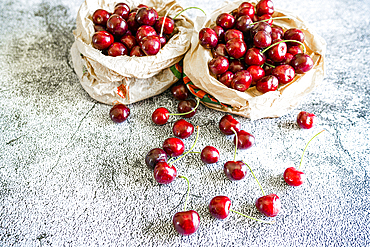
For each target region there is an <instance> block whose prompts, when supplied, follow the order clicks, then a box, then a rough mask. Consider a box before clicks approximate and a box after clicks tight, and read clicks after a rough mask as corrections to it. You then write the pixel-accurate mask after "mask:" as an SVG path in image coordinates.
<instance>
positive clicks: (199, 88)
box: [184, 0, 326, 120]
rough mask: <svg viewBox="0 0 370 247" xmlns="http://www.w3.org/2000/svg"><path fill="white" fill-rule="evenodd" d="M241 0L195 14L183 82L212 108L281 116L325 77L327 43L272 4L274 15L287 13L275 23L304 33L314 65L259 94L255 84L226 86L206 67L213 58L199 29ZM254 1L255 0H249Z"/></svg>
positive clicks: (254, 115)
mask: <svg viewBox="0 0 370 247" xmlns="http://www.w3.org/2000/svg"><path fill="white" fill-rule="evenodd" d="M242 2H243V1H235V2H225V3H224V5H223V6H222V7H221V8H219V9H217V10H215V11H214V12H213V13H212V14H211V15H210V16H209V18H207V19H206V20H204V18H197V19H196V21H195V23H194V25H195V27H196V28H195V29H194V31H193V36H192V40H191V44H192V45H191V49H190V50H189V52H188V53H187V54H186V56H185V58H184V74H185V76H186V77H185V78H184V82H186V83H187V85H188V87H189V89H190V91H191V92H193V93H194V94H195V95H196V96H198V97H201V98H204V99H205V100H203V103H204V104H205V105H206V106H208V107H210V108H213V109H216V110H220V111H224V112H228V113H234V114H237V115H240V116H244V117H247V118H250V119H252V120H255V119H261V118H270V117H281V116H283V115H285V114H286V113H288V112H289V111H291V110H292V109H294V108H295V107H296V106H297V105H298V103H299V102H300V101H301V99H302V98H303V97H304V96H305V95H307V94H308V93H310V92H311V91H312V90H313V89H315V88H316V87H317V86H318V85H319V84H320V83H321V82H322V81H323V78H324V74H325V68H324V55H325V49H326V43H325V40H323V38H321V37H320V36H319V35H317V34H316V33H315V32H314V30H312V28H310V27H309V26H308V25H307V24H306V23H304V22H303V21H302V20H301V19H300V18H299V17H298V16H297V15H295V14H294V13H291V12H289V11H284V10H279V9H276V8H275V13H274V15H273V17H278V16H288V17H289V18H290V19H280V20H274V23H273V24H274V25H277V26H280V27H282V28H283V29H284V30H286V29H289V28H293V27H295V28H299V29H301V30H302V31H303V33H304V34H305V42H304V44H305V47H306V50H307V51H306V54H308V55H310V56H311V58H312V60H313V62H314V67H313V68H312V69H311V70H310V71H308V72H307V73H305V74H300V75H296V77H295V79H294V80H293V81H292V82H290V83H288V84H286V85H283V86H279V88H278V90H277V91H273V92H268V93H265V94H262V93H260V92H258V91H257V90H256V88H255V86H254V87H250V88H249V89H248V90H247V91H245V92H240V91H237V90H234V89H232V88H228V87H226V86H225V85H223V84H222V83H221V82H219V81H218V80H217V79H216V78H215V77H214V76H213V75H211V73H210V71H209V69H208V62H209V61H210V60H212V58H213V57H212V54H211V51H210V50H209V49H205V48H203V47H202V46H201V45H200V44H199V31H200V29H201V28H203V27H211V26H212V25H214V24H215V20H216V18H217V16H218V15H219V14H221V13H231V12H232V11H233V10H234V9H236V8H237V7H238V6H239V5H240V4H241V3H242ZM250 2H251V3H254V4H256V1H254V0H253V1H250Z"/></svg>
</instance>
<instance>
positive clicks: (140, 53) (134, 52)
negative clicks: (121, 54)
mask: <svg viewBox="0 0 370 247" xmlns="http://www.w3.org/2000/svg"><path fill="white" fill-rule="evenodd" d="M130 56H131V57H132V56H136V57H142V56H145V53H144V52H143V51H142V50H141V48H140V46H138V45H136V46H134V47H133V48H132V50H131V52H130Z"/></svg>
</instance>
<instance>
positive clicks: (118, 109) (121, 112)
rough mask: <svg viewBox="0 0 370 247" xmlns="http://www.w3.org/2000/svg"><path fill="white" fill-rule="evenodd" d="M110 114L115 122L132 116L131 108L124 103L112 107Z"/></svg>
mask: <svg viewBox="0 0 370 247" xmlns="http://www.w3.org/2000/svg"><path fill="white" fill-rule="evenodd" d="M109 116H110V118H111V119H112V121H113V122H115V123H122V122H124V121H126V119H127V118H128V117H129V116H130V109H129V108H128V107H127V106H126V105H124V104H116V105H114V106H113V107H112V108H111V109H110V111H109Z"/></svg>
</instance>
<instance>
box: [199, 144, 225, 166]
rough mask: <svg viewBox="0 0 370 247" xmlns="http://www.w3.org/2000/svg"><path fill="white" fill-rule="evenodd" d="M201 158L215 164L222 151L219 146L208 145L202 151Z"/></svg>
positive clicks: (207, 162) (205, 161)
mask: <svg viewBox="0 0 370 247" xmlns="http://www.w3.org/2000/svg"><path fill="white" fill-rule="evenodd" d="M200 159H201V160H202V161H203V162H204V163H206V164H213V163H216V162H217V161H218V160H219V159H220V153H219V152H218V150H217V148H215V147H212V146H206V147H205V148H203V150H202V152H201V153H200Z"/></svg>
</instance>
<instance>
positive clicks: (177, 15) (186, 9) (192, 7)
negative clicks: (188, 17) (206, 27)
mask: <svg viewBox="0 0 370 247" xmlns="http://www.w3.org/2000/svg"><path fill="white" fill-rule="evenodd" d="M188 9H199V10H200V11H202V12H203V14H204V15H205V16H207V14H206V12H204V10H203V9H201V8H198V7H188V8H186V9H184V10H183V11H181V12H180V13H178V14H177V15H176V16H175V17H174V18H173V19H176V18H177V17H178V16H179V15H181V14H182V13H183V12H185V11H186V10H188Z"/></svg>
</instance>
